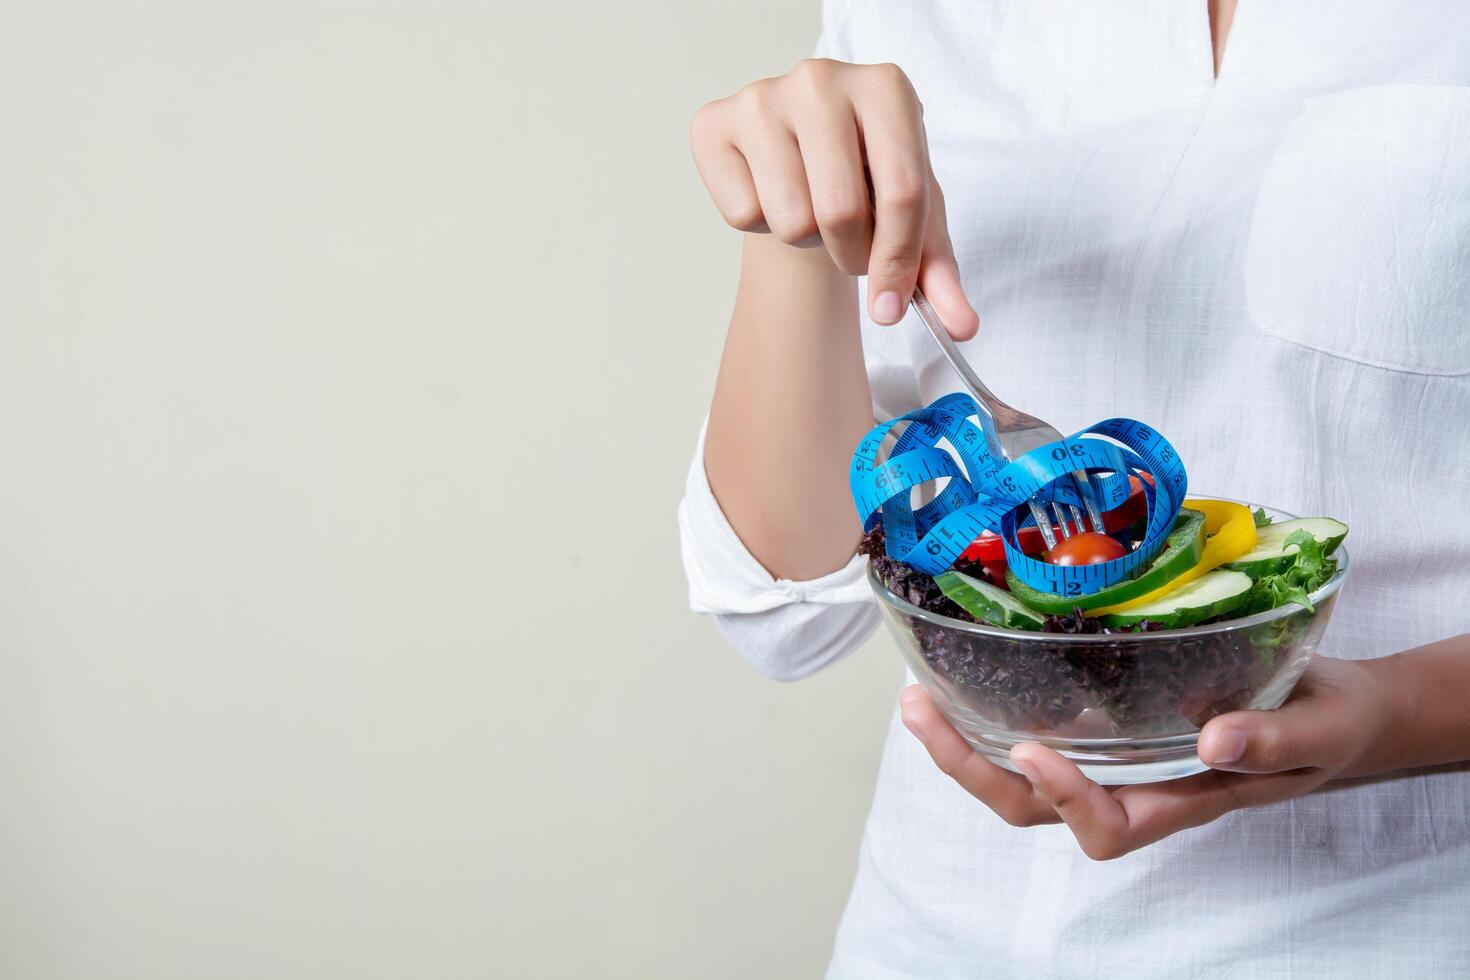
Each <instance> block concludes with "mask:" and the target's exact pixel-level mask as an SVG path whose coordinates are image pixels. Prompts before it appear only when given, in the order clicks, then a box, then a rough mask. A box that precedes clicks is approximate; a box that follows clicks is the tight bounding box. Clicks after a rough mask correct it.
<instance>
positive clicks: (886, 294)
mask: <svg viewBox="0 0 1470 980" xmlns="http://www.w3.org/2000/svg"><path fill="white" fill-rule="evenodd" d="M901 316H903V300H901V299H899V298H898V294H897V293H895V292H894V291H893V290H891V289H885V290H883V292H881V293H879V294H878V298H877V299H875V300H873V319H874V320H876V321H878V322H879V323H883V324H888V323H896V322H897V321H898V318H899V317H901Z"/></svg>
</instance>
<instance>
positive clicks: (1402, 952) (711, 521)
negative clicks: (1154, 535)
mask: <svg viewBox="0 0 1470 980" xmlns="http://www.w3.org/2000/svg"><path fill="white" fill-rule="evenodd" d="M824 14H825V21H824V23H825V27H824V32H823V36H822V39H821V42H820V44H819V52H820V53H821V54H823V55H826V56H829V57H834V58H839V59H841V60H846V61H857V62H881V61H891V62H895V63H897V64H899V65H900V66H902V67H903V68H904V70H905V71H906V72H907V73H908V74H909V77H910V78H911V79H912V80H913V83H914V86H915V88H916V89H917V90H918V93H919V97H920V98H921V100H922V101H923V103H924V106H925V120H926V124H927V127H928V131H929V139H930V144H931V152H932V157H933V161H934V167H935V171H936V173H937V175H938V177H939V180H940V182H941V184H943V186H944V188H945V193H946V196H947V198H948V202H949V219H950V227H951V230H952V232H953V235H954V241H955V247H956V249H957V252H958V256H959V260H960V266H961V269H962V270H963V273H964V276H965V282H966V286H967V288H968V290H969V293H970V296H971V298H972V299H973V301H974V304H975V307H976V309H978V310H979V311H980V314H981V319H982V323H981V332H980V335H979V336H978V338H977V339H975V340H973V341H971V342H970V343H968V344H967V345H966V348H967V349H966V353H967V355H968V356H969V358H970V359H971V360H972V362H973V363H974V364H975V365H976V366H977V368H978V369H979V372H980V374H981V376H982V377H984V378H986V379H987V380H988V382H989V383H990V384H991V385H992V387H994V388H995V390H996V392H997V394H999V395H1000V396H1001V397H1002V398H1005V399H1006V400H1008V401H1012V402H1014V403H1015V404H1018V405H1022V406H1024V407H1026V408H1027V409H1030V410H1033V411H1035V412H1037V413H1038V414H1040V415H1041V416H1043V417H1044V418H1046V419H1048V420H1050V421H1051V422H1053V423H1054V424H1055V425H1056V426H1057V427H1058V428H1060V429H1062V430H1063V431H1073V430H1076V429H1079V428H1081V427H1083V426H1084V425H1086V424H1088V423H1091V422H1094V421H1096V420H1098V419H1102V418H1107V417H1110V416H1114V415H1123V416H1128V417H1132V418H1138V419H1143V420H1147V421H1149V422H1151V423H1153V424H1155V425H1156V426H1158V428H1159V429H1160V431H1162V432H1164V433H1165V434H1167V435H1168V437H1169V439H1170V440H1171V441H1172V442H1173V443H1174V445H1175V446H1177V447H1179V449H1180V451H1181V455H1183V456H1184V459H1185V462H1186V464H1187V465H1188V467H1189V472H1190V485H1191V489H1192V490H1194V491H1195V492H1198V493H1208V494H1217V495H1223V496H1229V497H1235V498H1239V499H1244V500H1251V501H1257V502H1262V503H1266V504H1271V505H1274V506H1277V507H1280V508H1282V509H1285V510H1288V511H1293V512H1296V513H1301V514H1329V515H1332V516H1334V517H1338V518H1340V519H1342V520H1344V521H1346V522H1347V523H1348V524H1349V525H1351V527H1352V535H1351V541H1350V542H1349V547H1350V548H1351V550H1352V554H1353V565H1354V569H1355V571H1354V575H1353V577H1352V579H1351V580H1350V581H1349V583H1348V586H1347V589H1346V591H1345V593H1344V595H1343V597H1342V599H1341V600H1340V601H1339V603H1338V605H1337V609H1336V612H1335V618H1334V621H1333V623H1332V626H1331V628H1330V630H1329V631H1328V634H1327V637H1326V640H1325V641H1324V644H1323V651H1324V652H1326V653H1330V654H1332V655H1335V656H1340V657H1348V658H1358V657H1376V656H1380V655H1384V654H1388V653H1391V652H1394V651H1397V650H1402V649H1405V648H1408V647H1412V646H1415V645H1418V644H1421V643H1426V642H1429V641H1432V640H1437V639H1441V638H1443V637H1447V636H1451V635H1454V634H1458V633H1464V632H1470V571H1467V569H1470V519H1467V516H1466V515H1467V512H1470V3H1465V2H1464V0H1404V2H1387V0H1376V2H1355V0H1295V2H1290V3H1285V2H1265V0H1242V2H1241V4H1240V8H1239V10H1238V12H1237V14H1236V18H1235V23H1234V27H1233V29H1232V31H1231V34H1230V37H1229V43H1228V46H1227V50H1226V54H1225V59H1224V65H1223V68H1222V70H1221V73H1220V76H1219V78H1218V79H1216V78H1215V77H1214V74H1213V63H1212V57H1211V45H1210V33H1209V24H1208V20H1207V14H1206V3H1205V0H1193V2H1184V0H1108V2H1105V0H1090V2H1086V3H1082V2H1078V3H1071V4H1062V3H1051V2H1047V3H1019V2H1014V0H1012V2H1005V0H985V2H982V0H933V2H903V3H899V2H889V3H880V2H878V0H852V2H847V3H844V2H841V0H829V2H828V3H827V4H826V8H825V11H824ZM861 330H862V337H863V343H864V347H865V351H866V356H867V362H868V368H869V372H870V375H871V378H872V388H873V399H874V414H875V416H876V417H877V418H879V419H887V418H891V417H893V416H895V415H898V414H901V413H903V412H905V411H908V410H910V409H913V408H915V407H917V406H919V405H922V404H925V403H927V402H929V401H931V400H932V399H934V398H936V397H938V396H939V395H941V394H944V393H945V392H948V391H952V390H955V389H956V388H957V387H958V385H957V383H956V380H955V379H954V378H953V377H952V376H951V375H950V373H949V370H948V368H947V367H946V366H945V365H944V364H943V363H942V362H941V361H940V360H939V358H938V356H937V354H936V353H935V352H934V351H933V350H932V346H931V344H932V342H931V341H930V340H929V339H928V338H927V337H926V336H925V333H924V331H923V329H922V327H920V326H918V325H917V323H915V322H913V321H912V320H909V321H905V322H904V323H903V324H900V325H899V326H898V327H895V328H879V327H876V326H875V325H873V324H872V323H870V322H868V321H867V320H866V318H864V320H863V322H862V324H861ZM679 520H680V527H681V530H682V533H683V557H684V562H685V566H686V568H687V570H688V575H689V582H690V603H691V605H692V606H693V608H695V609H696V610H699V611H702V612H708V613H713V614H714V615H715V616H716V617H717V619H718V621H719V623H720V626H721V628H722V630H723V631H724V633H725V634H726V635H727V637H728V638H729V639H730V641H731V643H732V644H733V645H734V646H735V648H736V649H737V650H739V651H740V653H741V654H742V655H743V656H744V657H746V658H747V659H748V660H749V661H750V662H751V663H752V664H753V665H754V666H755V667H756V668H757V669H759V670H761V671H762V672H764V673H766V674H769V675H770V676H772V677H776V678H781V679H794V678H798V677H801V676H804V675H806V674H809V673H811V672H812V671H814V670H817V669H819V668H821V667H823V666H825V665H827V664H829V663H831V662H833V661H834V660H836V659H838V658H840V657H842V656H844V655H845V654H847V653H848V652H849V651H851V650H852V649H854V648H855V647H856V646H857V645H858V644H859V643H861V642H862V641H863V640H864V639H865V638H866V637H867V636H868V635H869V634H870V633H871V631H872V630H873V629H874V627H875V625H876V623H877V621H878V618H877V615H876V611H875V609H874V606H873V604H872V600H871V597H870V595H869V593H868V591H867V586H866V584H865V582H864V581H863V580H862V578H861V572H862V566H861V559H855V560H854V561H853V562H852V563H851V564H850V565H849V566H848V567H847V568H845V569H842V570H841V571H838V572H835V573H833V574H831V575H829V576H827V577H825V578H823V579H819V580H817V581H812V582H786V581H775V580H773V579H772V578H771V577H770V576H769V575H768V574H767V573H766V572H765V571H764V570H763V569H762V568H761V566H760V565H759V564H758V563H757V562H756V561H755V560H754V559H753V558H752V557H751V556H750V554H749V553H748V552H747V551H746V550H745V549H744V548H743V547H742V545H741V543H740V540H739V538H738V537H736V535H735V534H734V532H733V531H732V530H731V528H730V526H729V524H728V523H727V522H726V520H725V518H724V516H723V515H722V514H721V512H720V509H719V507H718V505H717V504H716V502H715V500H714V498H713V497H712V495H711V494H710V491H709V486H708V483H707V482H706V480H705V476H704V468H703V462H702V454H696V457H695V460H694V464H693V466H692V467H691V469H690V473H689V481H688V487H687V492H686V496H685V499H684V501H683V503H682V504H681V507H680V511H679ZM1467 696H1470V692H1467ZM895 722H896V714H895ZM1389 975H1399V976H1405V977H1431V976H1446V977H1448V976H1455V977H1463V976H1470V767H1463V766H1462V767H1451V768H1445V769H1439V770H1434V771H1431V772H1425V773H1419V774H1413V775H1407V776H1403V775H1401V776H1399V777H1397V778H1391V779H1383V780H1377V781H1359V782H1355V783H1351V784H1348V783H1340V784H1332V785H1331V786H1330V787H1329V788H1328V789H1327V790H1325V791H1322V792H1318V793H1314V794H1312V795H1309V796H1306V797H1303V798H1301V799H1297V800H1292V801H1290V802H1287V803H1282V804H1278V805H1275V806H1270V807H1262V808H1258V809H1253V810H1248V811H1241V812H1237V813H1233V814H1230V815H1229V816H1227V817H1225V818H1224V819H1222V820H1219V821H1217V822H1215V823H1213V824H1210V825H1208V826H1205V827H1201V828H1198V829H1195V830H1190V831H1186V832H1184V833H1180V834H1177V835H1175V836H1174V837H1171V838H1169V839H1167V840H1165V841H1163V842H1161V843H1158V844H1155V845H1153V846H1151V847H1148V848H1145V849H1144V850H1142V851H1139V852H1137V853H1134V854H1130V855H1128V856H1126V857H1124V858H1121V859H1119V860H1117V861H1112V862H1107V863H1094V862H1092V861H1090V860H1088V859H1087V858H1086V857H1085V856H1083V855H1082V853H1081V852H1080V851H1079V850H1078V848H1077V845H1076V843H1075V841H1074V840H1073V838H1072V835H1071V833H1070V832H1069V831H1068V830H1066V829H1065V828H1064V827H1060V826H1057V827H1042V828H1033V829H1015V828H1012V827H1009V826H1007V825H1006V824H1005V823H1003V822H1002V821H1001V820H1000V819H999V818H997V817H995V816H994V815H993V814H991V813H990V811H988V810H987V809H986V808H985V807H984V806H982V805H981V804H979V803H977V802H976V801H975V800H973V799H972V798H970V797H969V796H968V795H966V794H965V793H964V792H963V791H962V790H960V789H959V788H958V787H957V786H955V785H954V784H953V783H952V782H951V781H950V780H949V779H948V778H946V777H945V776H943V775H942V774H941V773H939V772H938V771H937V770H936V769H935V768H934V766H933V764H932V763H931V762H930V760H929V758H928V756H927V755H926V754H925V753H924V750H923V748H922V747H921V746H920V745H919V744H918V742H917V741H915V740H914V739H913V738H912V736H910V735H909V734H908V732H907V731H905V730H904V729H903V728H902V727H901V726H900V725H898V724H896V723H895V724H893V725H892V726H891V727H890V731H889V737H888V741H887V746H886V749H885V753H884V758H883V763H882V768H881V771H880V774H879V778H878V788H877V795H876V798H875V800H874V802H873V809H872V812H871V814H870V816H869V819H868V825H867V830H866V834H865V837H864V841H863V845H862V851H861V856H860V864H859V870H858V873H857V878H856V881H855V883H854V885H853V890H852V896H851V899H850V900H849V903H848V906H847V910H846V913H845V914H844V917H843V920H842V925H841V927H840V929H839V932H838V935H837V941H836V948H835V950H834V954H833V959H832V965H831V969H830V974H829V976H831V977H835V978H849V977H863V978H869V977H872V978H877V977H922V978H926V980H932V978H940V977H990V978H1004V977H1017V978H1028V980H1029V978H1036V977H1130V978H1133V980H1143V978H1148V977H1161V978H1163V977H1168V978H1174V977H1202V976H1209V977H1214V976H1230V977H1236V978H1244V977H1272V978H1275V977H1282V978H1284V977H1298V978H1299V977H1333V978H1341V977H1379V976H1389Z"/></svg>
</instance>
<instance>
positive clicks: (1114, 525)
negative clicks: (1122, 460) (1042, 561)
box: [960, 477, 1148, 568]
mask: <svg viewBox="0 0 1470 980" xmlns="http://www.w3.org/2000/svg"><path fill="white" fill-rule="evenodd" d="M1129 480H1130V481H1131V482H1132V486H1133V492H1132V493H1130V494H1129V495H1128V499H1127V500H1125V501H1123V502H1122V503H1121V504H1119V505H1118V506H1116V507H1114V508H1113V509H1112V510H1110V511H1108V512H1107V513H1105V514H1103V515H1102V519H1103V527H1104V528H1105V529H1106V530H1107V532H1108V533H1109V534H1112V533H1114V532H1115V531H1121V530H1123V529H1124V528H1126V527H1129V526H1130V525H1133V524H1135V523H1137V522H1138V521H1140V520H1142V519H1143V518H1146V517H1147V516H1148V499H1147V498H1146V497H1144V495H1143V484H1142V483H1140V482H1139V481H1138V478H1137V477H1129ZM1059 536H1060V535H1059ZM1016 540H1017V541H1018V542H1019V543H1020V545H1021V550H1022V551H1024V552H1025V553H1026V554H1028V555H1036V554H1040V553H1041V552H1042V551H1043V550H1045V548H1046V541H1045V540H1044V539H1043V538H1042V537H1041V531H1040V530H1038V529H1037V527H1036V525H1034V524H1030V525H1027V526H1026V527H1023V528H1021V529H1019V530H1018V531H1017V532H1016ZM960 557H961V558H962V559H963V560H965V561H978V562H982V563H984V564H986V565H999V566H1000V567H1001V568H1004V567H1005V564H1006V549H1005V545H1004V544H1003V543H1002V542H1001V540H1000V535H998V534H996V533H995V532H994V531H986V532H985V533H984V534H982V535H980V536H979V537H978V538H976V539H975V540H974V542H972V543H971V545H970V546H969V547H968V548H966V549H965V552H964V554H962V555H961V556H960Z"/></svg>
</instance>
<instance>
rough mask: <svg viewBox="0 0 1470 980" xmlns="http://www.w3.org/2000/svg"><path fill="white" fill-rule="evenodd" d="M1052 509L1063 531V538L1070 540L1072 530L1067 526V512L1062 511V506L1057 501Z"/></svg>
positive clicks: (1052, 505) (1052, 504) (1053, 502)
mask: <svg viewBox="0 0 1470 980" xmlns="http://www.w3.org/2000/svg"><path fill="white" fill-rule="evenodd" d="M1051 509H1052V513H1053V514H1055V515H1056V522H1057V526H1058V527H1060V528H1061V529H1062V537H1063V538H1070V537H1071V536H1072V529H1071V528H1070V527H1068V526H1067V518H1066V511H1064V510H1062V505H1061V504H1059V503H1057V502H1056V501H1055V500H1053V501H1052V502H1051Z"/></svg>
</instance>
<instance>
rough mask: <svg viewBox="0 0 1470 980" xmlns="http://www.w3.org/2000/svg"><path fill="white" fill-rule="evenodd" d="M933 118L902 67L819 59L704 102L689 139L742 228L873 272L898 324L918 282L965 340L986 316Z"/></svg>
mask: <svg viewBox="0 0 1470 980" xmlns="http://www.w3.org/2000/svg"><path fill="white" fill-rule="evenodd" d="M923 116H924V110H923V106H921V105H920V104H919V99H918V96H917V95H916V94H915V93H914V88H913V86H912V85H911V84H910V83H909V80H908V77H907V76H906V75H904V73H903V71H902V70H901V69H900V68H898V67H897V66H895V65H851V64H846V63H844V62H840V61H828V60H824V59H812V60H807V61H803V62H800V63H799V64H798V65H797V66H796V67H795V68H793V69H792V70H791V71H790V72H788V73H787V74H785V75H782V76H780V77H779V78H766V79H762V80H760V81H757V82H752V83H751V84H749V85H747V86H745V87H744V88H742V89H741V90H740V91H738V92H736V93H735V94H734V95H732V96H729V97H728V98H724V99H718V100H716V101H714V102H711V103H709V104H708V105H706V106H704V107H703V108H702V109H700V110H699V112H697V113H696V114H695V116H694V121H693V123H692V124H691V125H690V131H689V142H690V147H691V149H692V150H693V152H694V162H695V164H696V166H698V168H699V174H700V177H701V178H702V179H703V180H704V184H705V187H706V188H708V190H709V194H710V197H711V198H713V199H714V202H715V206H716V207H717V208H719V210H720V214H721V215H723V216H724V218H725V221H726V222H727V223H729V224H730V225H731V226H732V227H734V228H737V229H739V230H741V231H746V232H770V233H772V234H775V235H776V236H777V237H778V238H780V239H781V240H782V241H783V242H786V243H787V244H788V245H795V246H800V247H818V246H820V247H825V248H826V250H827V252H828V254H829V255H830V256H831V258H832V262H833V264H835V265H836V266H837V268H839V269H841V270H842V271H843V272H845V273H847V274H848V275H851V276H860V275H864V274H866V275H867V276H868V314H869V316H871V317H872V319H873V320H874V321H875V322H877V323H882V324H891V323H896V322H898V320H900V319H901V318H902V317H903V314H904V311H905V309H906V308H907V307H908V302H909V297H910V296H911V295H912V293H913V291H914V285H915V284H916V283H917V284H919V285H921V286H922V287H923V289H924V293H925V295H926V296H927V297H928V299H929V302H930V303H931V304H933V306H934V307H935V309H936V310H937V311H938V312H939V315H940V316H941V317H942V318H943V320H944V322H945V325H946V326H947V327H948V328H949V331H950V333H951V334H953V335H954V336H955V337H956V339H961V340H963V339H966V338H968V337H971V336H973V335H974V333H975V329H976V327H977V326H978V324H979V318H978V317H977V316H976V315H975V311H974V310H973V309H972V308H971V306H970V303H969V301H968V300H967V299H966V298H965V294H964V290H963V289H962V288H961V286H960V275H959V267H958V266H957V265H956V264H955V258H954V250H953V248H952V246H951V245H950V240H949V230H948V228H947V226H946V224H945V217H944V196H943V194H942V193H941V191H940V189H939V183H938V182H937V181H936V180H935V179H934V172H933V170H932V169H931V168H930V166H929V148H928V142H927V140H926V138H925V135H924V119H923ZM870 188H871V189H870Z"/></svg>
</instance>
